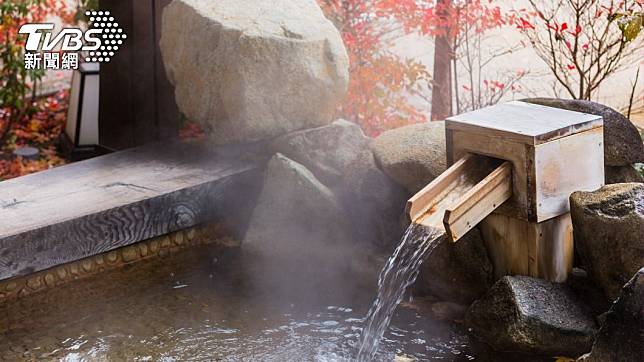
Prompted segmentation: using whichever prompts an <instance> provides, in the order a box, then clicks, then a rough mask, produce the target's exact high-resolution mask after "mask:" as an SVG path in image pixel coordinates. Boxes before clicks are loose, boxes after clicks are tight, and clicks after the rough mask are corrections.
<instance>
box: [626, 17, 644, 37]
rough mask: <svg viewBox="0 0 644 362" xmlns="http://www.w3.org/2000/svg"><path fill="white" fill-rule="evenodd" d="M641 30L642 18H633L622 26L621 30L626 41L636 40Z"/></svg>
mask: <svg viewBox="0 0 644 362" xmlns="http://www.w3.org/2000/svg"><path fill="white" fill-rule="evenodd" d="M641 30H642V16H641V15H640V16H637V15H636V16H633V17H632V18H631V19H630V20H629V21H628V22H627V23H626V25H625V26H624V29H623V30H622V31H623V33H624V38H625V39H626V41H627V42H628V41H632V40H633V39H635V38H637V36H638V35H639V33H640V31H641Z"/></svg>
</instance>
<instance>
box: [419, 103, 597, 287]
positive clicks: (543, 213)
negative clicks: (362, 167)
mask: <svg viewBox="0 0 644 362" xmlns="http://www.w3.org/2000/svg"><path fill="white" fill-rule="evenodd" d="M603 131H604V128H603V120H602V118H601V117H600V116H595V115H590V114H584V113H578V112H571V111H566V110H561V109H555V108H551V107H545V106H539V105H534V104H528V103H524V102H509V103H505V104H498V105H495V106H492V107H487V108H483V109H479V110H476V111H473V112H469V113H465V114H461V115H457V116H454V117H450V118H448V119H447V120H446V121H445V137H446V144H447V162H448V164H450V165H451V167H450V168H449V169H447V171H445V172H444V173H443V174H442V175H440V176H439V177H438V178H436V179H435V180H434V181H432V182H431V183H430V184H428V185H427V186H426V187H425V188H423V189H422V190H421V191H420V192H418V193H417V194H416V195H414V196H413V197H412V198H411V199H410V200H409V201H408V203H407V215H408V217H409V219H410V221H412V222H414V223H417V224H422V225H426V226H431V227H434V228H439V229H441V230H444V231H445V233H446V234H447V235H448V237H449V238H450V239H451V240H453V241H457V240H458V239H459V238H461V237H462V236H463V235H464V234H465V233H467V232H468V231H469V230H471V229H472V228H474V227H475V226H477V225H479V229H480V231H481V235H482V237H483V240H484V242H485V245H486V248H487V251H488V255H489V256H490V259H491V261H492V264H493V265H494V270H495V274H496V275H497V277H501V276H503V275H508V274H510V275H529V276H533V277H539V278H544V279H547V280H550V281H556V282H563V281H565V280H566V278H567V277H568V274H569V273H570V271H571V270H572V263H573V254H574V253H573V250H574V248H573V233H572V222H571V218H570V204H569V200H568V199H569V197H570V194H571V193H572V192H574V191H582V190H595V189H597V188H599V187H601V186H602V185H603V184H604V146H603V136H604V132H603Z"/></svg>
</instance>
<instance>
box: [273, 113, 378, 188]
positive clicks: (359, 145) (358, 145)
mask: <svg viewBox="0 0 644 362" xmlns="http://www.w3.org/2000/svg"><path fill="white" fill-rule="evenodd" d="M370 141H371V140H370V139H369V138H368V137H367V136H365V135H364V133H363V132H362V130H361V129H360V127H359V126H358V125H357V124H355V123H352V122H349V121H346V120H343V119H339V120H337V121H335V122H333V123H332V124H330V125H328V126H323V127H318V128H312V129H307V130H302V131H297V132H293V133H289V134H286V135H283V136H280V137H278V138H276V139H275V140H274V141H272V142H271V144H270V146H269V149H270V151H271V152H273V153H277V152H279V153H282V154H283V155H285V156H286V157H288V158H290V159H292V160H293V161H295V162H297V163H300V164H302V165H304V166H306V168H308V169H309V170H310V171H311V172H312V173H313V174H314V175H315V176H316V177H317V178H318V179H319V180H320V181H322V183H324V184H325V185H327V186H330V187H334V186H338V185H342V184H346V178H347V173H349V172H351V165H352V164H353V163H354V162H355V161H356V159H357V158H358V157H359V156H360V154H361V153H363V152H364V151H365V149H368V145H369V142H370Z"/></svg>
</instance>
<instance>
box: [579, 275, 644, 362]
mask: <svg viewBox="0 0 644 362" xmlns="http://www.w3.org/2000/svg"><path fill="white" fill-rule="evenodd" d="M643 342H644V268H642V269H640V270H639V271H638V272H637V273H635V276H633V278H632V279H631V280H630V281H629V282H628V283H627V284H626V285H625V286H624V288H623V289H622V293H621V295H620V297H619V299H617V301H615V303H614V304H613V305H612V306H611V308H610V310H609V311H608V313H606V315H605V318H604V322H603V323H602V326H601V328H600V329H599V332H598V333H597V338H596V339H595V343H594V344H593V348H592V350H591V351H590V353H589V354H586V355H584V356H582V358H580V361H584V362H605V361H623V362H640V361H643V360H644V343H643Z"/></svg>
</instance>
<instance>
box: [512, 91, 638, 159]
mask: <svg viewBox="0 0 644 362" xmlns="http://www.w3.org/2000/svg"><path fill="white" fill-rule="evenodd" d="M522 101H524V102H529V103H535V104H541V105H544V106H548V107H555V108H562V109H567V110H570V111H576V112H582V113H588V114H594V115H598V116H602V117H603V118H604V163H605V165H606V166H626V165H630V164H633V163H636V162H644V144H643V143H642V137H641V136H640V133H639V132H638V130H637V127H635V125H634V124H633V123H631V121H629V120H628V118H626V117H624V115H622V114H621V113H619V112H617V111H616V110H614V109H612V108H610V107H607V106H604V105H602V104H599V103H595V102H591V101H585V100H572V99H558V98H529V99H523V100H522Z"/></svg>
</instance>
